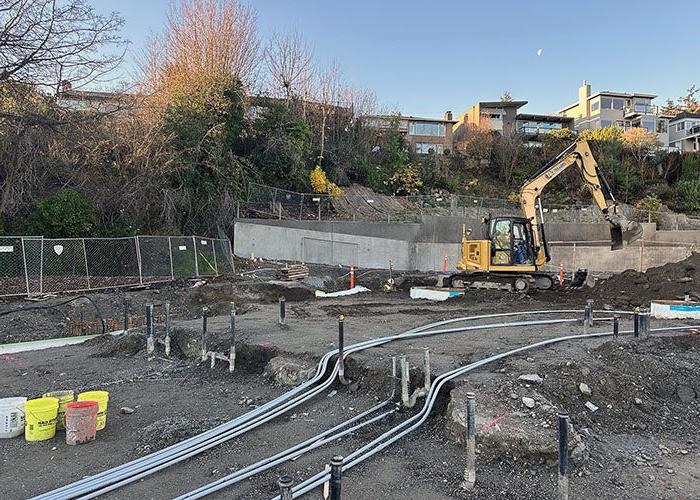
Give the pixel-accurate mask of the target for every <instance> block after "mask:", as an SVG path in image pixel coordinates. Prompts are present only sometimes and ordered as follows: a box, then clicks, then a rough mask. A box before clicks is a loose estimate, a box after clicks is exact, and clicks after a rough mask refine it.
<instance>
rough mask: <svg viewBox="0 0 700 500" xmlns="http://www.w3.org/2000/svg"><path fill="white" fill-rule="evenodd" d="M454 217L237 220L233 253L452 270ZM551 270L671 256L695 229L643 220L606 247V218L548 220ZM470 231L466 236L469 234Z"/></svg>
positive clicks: (623, 265)
mask: <svg viewBox="0 0 700 500" xmlns="http://www.w3.org/2000/svg"><path fill="white" fill-rule="evenodd" d="M462 224H467V226H468V227H474V228H476V229H477V230H478V229H479V228H480V227H481V224H480V222H479V221H476V220H469V219H467V220H465V219H464V218H461V217H425V218H424V219H423V221H422V222H421V223H420V224H417V223H410V224H390V223H384V222H374V223H368V222H325V221H285V220H258V219H245V220H238V221H236V223H235V235H234V254H235V255H237V256H239V257H244V258H250V257H253V256H255V257H263V258H266V259H275V260H289V261H301V262H308V263H315V264H332V265H338V264H340V265H342V266H350V265H354V266H356V267H359V268H379V269H386V268H388V266H389V261H391V264H392V266H393V268H394V269H397V270H420V271H438V272H440V271H442V270H443V265H444V260H445V257H447V269H448V270H453V269H455V265H456V263H457V261H458V260H459V256H460V245H459V241H460V239H461V233H462V229H461V228H462ZM546 232H547V238H548V240H549V241H550V251H551V254H552V261H551V262H550V265H551V267H550V269H552V270H555V269H557V268H558V266H559V262H560V261H563V264H564V267H565V269H566V270H567V271H570V270H573V269H578V268H585V269H589V270H591V271H612V272H619V271H624V270H625V269H636V270H645V269H647V268H649V267H655V266H659V265H663V264H666V263H669V262H677V261H680V260H683V259H685V258H686V257H687V256H688V255H690V253H691V252H692V251H694V250H696V249H698V248H700V231H656V229H655V226H654V224H644V238H643V240H640V241H638V242H635V243H634V244H633V245H631V246H630V247H628V248H625V249H623V250H617V251H614V252H613V251H611V250H610V244H609V238H610V230H609V226H608V225H607V224H548V225H547V227H546ZM472 237H474V235H473V236H472Z"/></svg>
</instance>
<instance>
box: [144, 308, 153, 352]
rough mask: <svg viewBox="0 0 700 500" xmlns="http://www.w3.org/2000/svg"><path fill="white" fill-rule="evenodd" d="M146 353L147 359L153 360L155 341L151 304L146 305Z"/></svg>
mask: <svg viewBox="0 0 700 500" xmlns="http://www.w3.org/2000/svg"><path fill="white" fill-rule="evenodd" d="M146 335H147V337H146V353H147V354H148V359H149V360H151V359H153V351H154V350H155V340H154V339H153V304H147V305H146Z"/></svg>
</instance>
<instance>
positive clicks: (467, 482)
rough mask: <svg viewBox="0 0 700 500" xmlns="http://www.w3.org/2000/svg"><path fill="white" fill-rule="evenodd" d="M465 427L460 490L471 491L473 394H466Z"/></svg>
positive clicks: (473, 425)
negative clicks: (464, 453)
mask: <svg viewBox="0 0 700 500" xmlns="http://www.w3.org/2000/svg"><path fill="white" fill-rule="evenodd" d="M464 425H465V426H466V431H467V434H466V445H467V465H466V468H465V469H464V482H463V483H462V488H464V489H472V488H473V487H474V483H475V482H476V409H475V404H474V393H473V392H468V393H467V409H466V415H465V418H464Z"/></svg>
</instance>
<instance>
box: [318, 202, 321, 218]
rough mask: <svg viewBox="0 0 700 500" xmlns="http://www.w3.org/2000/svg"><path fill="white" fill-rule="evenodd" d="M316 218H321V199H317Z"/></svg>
mask: <svg viewBox="0 0 700 500" xmlns="http://www.w3.org/2000/svg"><path fill="white" fill-rule="evenodd" d="M318 220H321V200H320V199H319V200H318Z"/></svg>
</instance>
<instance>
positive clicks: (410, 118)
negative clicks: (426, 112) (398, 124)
mask: <svg viewBox="0 0 700 500" xmlns="http://www.w3.org/2000/svg"><path fill="white" fill-rule="evenodd" d="M363 118H384V119H387V120H393V119H394V118H398V119H400V120H408V121H410V122H441V123H457V120H445V119H444V118H423V117H420V116H410V115H365V116H364V117H363Z"/></svg>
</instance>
